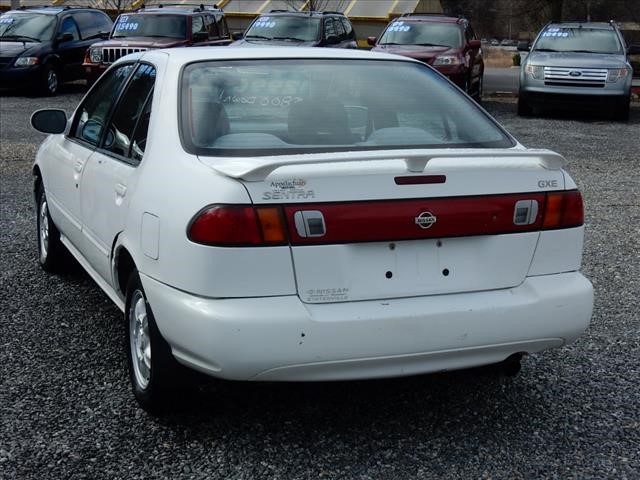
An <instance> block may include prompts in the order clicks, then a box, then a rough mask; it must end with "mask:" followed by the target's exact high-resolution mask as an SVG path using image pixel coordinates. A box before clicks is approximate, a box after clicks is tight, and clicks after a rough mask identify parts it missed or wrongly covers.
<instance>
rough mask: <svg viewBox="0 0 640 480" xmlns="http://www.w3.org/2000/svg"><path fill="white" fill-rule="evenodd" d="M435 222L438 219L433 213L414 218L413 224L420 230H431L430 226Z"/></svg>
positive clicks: (423, 213) (425, 213) (424, 213)
mask: <svg viewBox="0 0 640 480" xmlns="http://www.w3.org/2000/svg"><path fill="white" fill-rule="evenodd" d="M437 220H438V219H437V218H436V216H435V215H434V214H433V213H431V212H422V213H421V214H420V215H418V216H417V217H416V218H415V224H416V225H418V226H419V227H420V228H424V229H425V230H426V229H427V228H431V226H432V225H433V224H434V223H436V221H437Z"/></svg>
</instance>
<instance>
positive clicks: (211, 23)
mask: <svg viewBox="0 0 640 480" xmlns="http://www.w3.org/2000/svg"><path fill="white" fill-rule="evenodd" d="M207 30H208V31H209V40H217V39H218V37H219V36H220V34H219V33H218V24H217V23H216V18H215V17H214V16H213V15H207Z"/></svg>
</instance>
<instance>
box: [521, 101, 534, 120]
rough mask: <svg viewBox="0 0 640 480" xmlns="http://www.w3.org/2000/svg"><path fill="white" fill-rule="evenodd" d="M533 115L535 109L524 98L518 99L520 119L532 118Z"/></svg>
mask: <svg viewBox="0 0 640 480" xmlns="http://www.w3.org/2000/svg"><path fill="white" fill-rule="evenodd" d="M531 115H533V108H531V105H529V104H528V103H527V102H526V100H524V99H523V98H522V96H519V97H518V116H520V117H530V116H531Z"/></svg>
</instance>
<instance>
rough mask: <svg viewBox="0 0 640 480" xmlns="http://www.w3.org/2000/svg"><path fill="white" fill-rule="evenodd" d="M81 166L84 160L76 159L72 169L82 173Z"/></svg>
mask: <svg viewBox="0 0 640 480" xmlns="http://www.w3.org/2000/svg"><path fill="white" fill-rule="evenodd" d="M83 167H84V162H82V161H80V160H77V161H76V163H75V164H74V165H73V169H74V170H75V171H76V172H78V173H82V168H83Z"/></svg>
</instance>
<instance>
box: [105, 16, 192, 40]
mask: <svg viewBox="0 0 640 480" xmlns="http://www.w3.org/2000/svg"><path fill="white" fill-rule="evenodd" d="M186 32H187V18H186V17H185V16H184V15H166V14H162V15H149V14H144V15H120V17H118V20H117V22H116V24H115V26H114V27H113V35H112V38H122V37H168V38H186Z"/></svg>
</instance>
